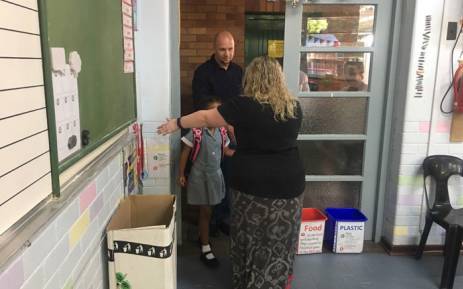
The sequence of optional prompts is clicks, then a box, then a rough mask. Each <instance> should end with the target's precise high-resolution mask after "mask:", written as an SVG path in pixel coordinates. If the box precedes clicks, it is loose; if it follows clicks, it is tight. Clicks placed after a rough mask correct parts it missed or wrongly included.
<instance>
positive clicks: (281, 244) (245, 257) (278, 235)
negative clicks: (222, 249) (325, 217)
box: [230, 190, 302, 289]
mask: <svg viewBox="0 0 463 289" xmlns="http://www.w3.org/2000/svg"><path fill="white" fill-rule="evenodd" d="M231 197H232V205H231V208H232V215H231V218H232V219H231V228H230V230H231V231H230V240H231V248H230V258H231V262H232V269H233V277H232V278H233V289H254V288H255V289H284V288H285V287H286V285H287V282H288V276H289V275H291V274H292V270H293V262H294V254H295V252H296V245H297V240H298V236H299V227H300V223H301V209H302V195H301V196H299V197H296V198H292V199H271V198H261V197H256V196H252V195H249V194H246V193H243V192H240V191H236V190H231Z"/></svg>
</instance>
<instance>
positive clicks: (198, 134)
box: [190, 127, 227, 161]
mask: <svg viewBox="0 0 463 289" xmlns="http://www.w3.org/2000/svg"><path fill="white" fill-rule="evenodd" d="M191 131H192V132H193V148H192V149H191V154H190V159H191V161H195V160H196V158H197V157H198V153H199V150H200V149H201V140H202V139H203V129H202V128H192V129H191ZM220 136H221V137H222V158H223V151H224V148H225V142H226V141H227V130H226V129H225V128H224V127H221V128H220Z"/></svg>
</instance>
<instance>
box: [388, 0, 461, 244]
mask: <svg viewBox="0 0 463 289" xmlns="http://www.w3.org/2000/svg"><path fill="white" fill-rule="evenodd" d="M444 4H445V5H444ZM462 11H463V3H461V1H459V0H450V1H441V0H439V1H433V3H432V4H430V3H424V1H421V2H420V1H417V4H416V7H415V24H414V28H413V30H414V32H413V36H414V37H413V39H412V43H413V44H412V45H413V46H412V47H413V48H412V50H411V51H412V52H411V57H410V68H409V72H408V74H409V79H408V88H407V92H406V100H405V103H406V108H405V118H404V121H403V122H402V123H401V124H400V126H401V128H400V129H401V130H402V142H401V144H399V149H398V150H397V151H400V161H399V165H398V178H397V185H396V186H395V187H392V188H390V189H389V192H388V194H387V196H386V202H385V210H384V212H385V222H384V231H383V234H385V236H386V239H387V240H388V241H390V242H391V243H392V244H393V245H416V244H418V242H419V238H420V237H421V232H422V228H423V226H424V221H425V220H424V213H425V212H426V204H425V199H424V189H423V177H422V170H421V164H422V162H423V160H424V158H425V157H426V156H428V155H433V154H450V155H455V156H457V157H463V144H462V143H450V142H449V138H450V133H449V132H450V123H451V115H450V116H449V115H445V114H443V113H442V112H440V109H439V107H440V102H441V99H442V95H443V94H444V92H445V90H446V89H447V87H448V85H449V81H450V80H449V70H450V64H449V55H450V50H451V47H452V45H453V43H454V42H453V41H448V40H446V31H447V25H446V24H445V25H442V24H441V23H442V19H444V21H443V23H447V21H458V20H459V17H460V15H461V12H462ZM429 16H431V17H429ZM427 17H428V19H430V20H431V27H432V28H431V30H429V34H427V35H429V37H430V38H429V42H425V39H424V38H423V35H425V34H426V32H427V31H426V28H425V23H426V19H427ZM423 47H424V48H423ZM422 53H424V55H425V65H424V67H425V68H424V71H422V70H420V68H419V63H418V59H419V56H420V55H422ZM419 73H423V92H424V93H423V95H422V96H421V97H416V96H417V93H416V88H417V87H416V85H417V78H416V77H417V75H418V74H419ZM451 98H452V97H451V96H449V99H448V100H449V102H448V103H446V107H445V109H447V110H448V109H450V108H451V107H450V106H451ZM397 153H398V152H397ZM462 188H463V182H461V180H459V179H454V180H452V182H451V192H452V197H453V199H454V203H453V205H455V206H462V205H463V193H462V192H463V190H462ZM443 240H444V235H443V230H442V229H441V228H440V227H439V226H437V225H433V227H432V229H431V233H430V235H429V238H428V242H427V244H442V242H443Z"/></svg>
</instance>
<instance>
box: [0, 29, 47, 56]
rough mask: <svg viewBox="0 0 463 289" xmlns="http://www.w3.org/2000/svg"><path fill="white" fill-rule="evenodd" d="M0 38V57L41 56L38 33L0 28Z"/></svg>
mask: <svg viewBox="0 0 463 289" xmlns="http://www.w3.org/2000/svg"><path fill="white" fill-rule="evenodd" d="M0 39H1V42H2V45H0V57H29V58H30V57H33V58H41V57H42V50H41V47H40V36H39V35H32V34H25V33H19V32H15V31H9V30H0Z"/></svg>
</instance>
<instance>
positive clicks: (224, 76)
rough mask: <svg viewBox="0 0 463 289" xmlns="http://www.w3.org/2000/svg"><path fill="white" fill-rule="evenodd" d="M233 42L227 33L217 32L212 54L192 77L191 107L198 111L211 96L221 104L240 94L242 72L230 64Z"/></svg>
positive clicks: (233, 48)
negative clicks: (216, 98)
mask: <svg viewBox="0 0 463 289" xmlns="http://www.w3.org/2000/svg"><path fill="white" fill-rule="evenodd" d="M234 55H235V40H234V39H233V36H232V35H231V33H230V32H228V31H222V32H219V33H218V34H217V35H216V36H215V39H214V54H213V55H212V56H211V58H210V59H209V60H207V61H206V62H204V63H203V64H201V65H200V66H199V67H198V68H197V69H196V71H195V73H194V76H193V85H192V86H193V105H194V108H195V110H198V109H199V107H200V104H201V102H202V101H204V100H205V99H208V98H211V97H213V96H215V97H218V98H219V99H220V100H221V101H222V102H225V101H227V100H228V99H230V98H232V97H235V96H238V95H240V94H241V79H242V77H243V70H242V69H241V67H240V66H239V65H238V64H236V63H234V62H232V60H233V56H234Z"/></svg>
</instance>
